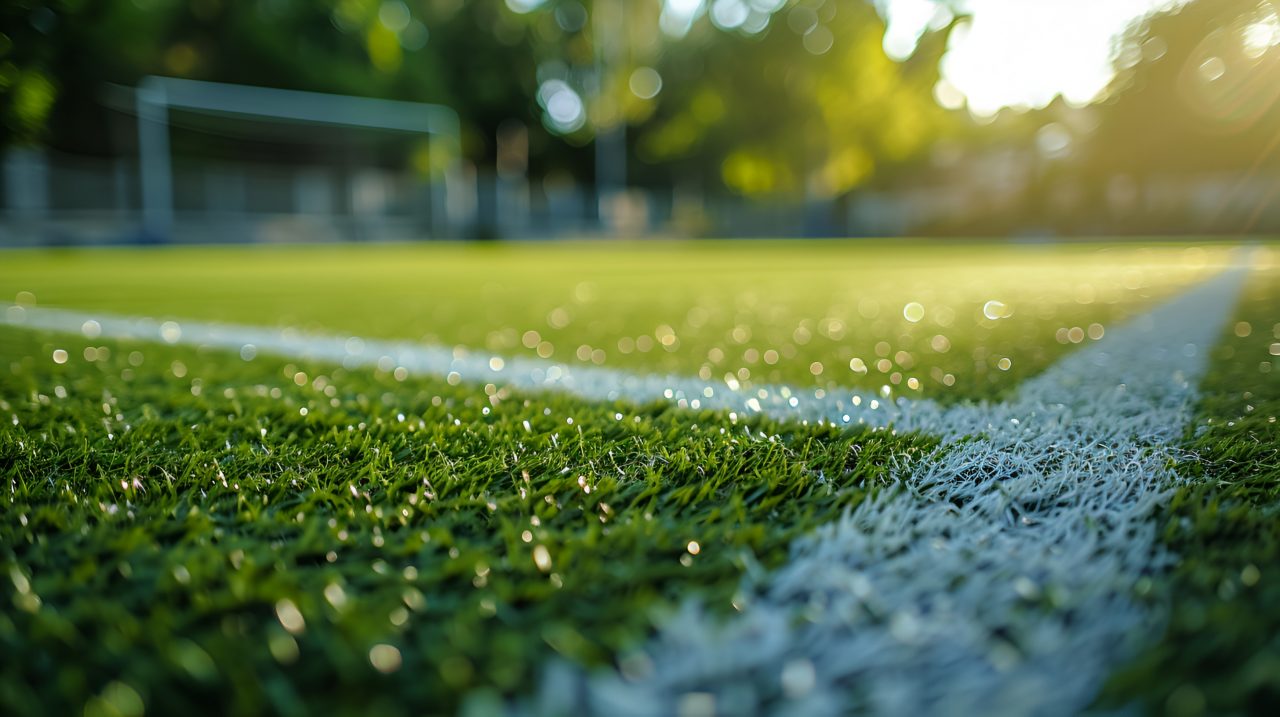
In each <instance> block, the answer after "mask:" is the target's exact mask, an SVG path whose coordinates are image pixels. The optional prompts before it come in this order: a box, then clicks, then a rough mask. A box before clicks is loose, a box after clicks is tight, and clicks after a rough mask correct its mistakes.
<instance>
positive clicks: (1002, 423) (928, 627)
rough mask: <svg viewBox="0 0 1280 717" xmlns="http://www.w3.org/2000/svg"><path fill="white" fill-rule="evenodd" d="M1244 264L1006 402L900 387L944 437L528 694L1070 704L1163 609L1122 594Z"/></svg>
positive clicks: (628, 708)
mask: <svg viewBox="0 0 1280 717" xmlns="http://www.w3.org/2000/svg"><path fill="white" fill-rule="evenodd" d="M1242 273H1243V271H1241V270H1231V271H1228V272H1226V273H1224V274H1222V275H1220V276H1218V277H1216V278H1214V279H1212V280H1210V281H1208V282H1206V283H1205V284H1203V285H1201V286H1199V287H1196V288H1195V289H1192V290H1191V291H1189V292H1187V293H1185V294H1183V295H1182V296H1180V297H1178V298H1176V299H1174V300H1172V301H1170V302H1169V303H1167V304H1165V305H1163V306H1161V307H1159V308H1157V309H1155V310H1154V311H1152V312H1151V313H1149V314H1147V315H1145V316H1142V317H1139V318H1138V319H1136V320H1134V321H1132V322H1130V323H1129V324H1128V325H1126V326H1122V327H1118V328H1116V329H1113V330H1112V331H1109V332H1108V333H1107V335H1106V337H1105V338H1104V339H1103V340H1102V341H1099V342H1098V343H1096V344H1094V345H1092V346H1090V347H1088V348H1086V349H1083V350H1081V351H1079V352H1076V353H1074V354H1071V355H1069V356H1068V357H1066V358H1064V359H1063V360H1061V361H1060V362H1058V363H1057V364H1056V365H1055V366H1054V367H1052V368H1051V369H1050V370H1049V371H1047V372H1045V373H1044V374H1042V375H1040V376H1038V377H1036V378H1034V379H1031V380H1029V381H1026V382H1024V383H1023V384H1022V385H1021V387H1020V388H1019V391H1018V393H1017V395H1016V397H1015V398H1013V400H1011V401H1009V402H1007V403H1004V404H1000V405H972V406H961V407H955V408H948V409H941V408H939V407H937V406H936V405H927V404H917V405H915V406H912V407H910V408H903V409H902V414H901V416H900V420H901V421H902V423H905V424H907V425H908V426H910V427H912V428H916V429H919V430H923V431H928V432H931V433H934V434H941V435H943V436H945V437H947V438H948V439H949V442H948V444H947V445H944V446H943V447H942V448H941V449H939V450H938V452H937V453H936V454H935V455H933V456H931V457H930V458H929V459H928V460H924V461H922V462H920V463H919V464H917V465H916V466H914V467H912V468H911V469H909V470H907V471H905V472H904V473H903V474H902V475H901V476H899V478H898V483H897V489H896V490H887V491H884V492H882V493H880V494H879V496H878V497H877V498H875V499H873V500H869V501H867V502H864V503H862V504H860V505H859V506H857V507H856V508H855V509H854V510H852V511H851V512H850V513H848V514H847V515H845V516H844V517H843V518H842V519H841V520H839V521H837V522H836V523H834V524H831V525H828V526H826V527H824V528H822V529H820V530H819V531H817V532H816V533H815V534H813V535H811V536H809V537H806V538H803V539H801V540H799V541H797V542H796V543H795V544H794V545H793V546H792V549H791V558H790V560H789V562H788V563H787V564H786V565H784V566H783V567H782V568H781V569H779V570H778V571H777V572H775V573H772V574H769V575H755V576H750V577H749V578H748V580H747V581H746V582H745V584H744V587H743V590H742V593H743V594H742V597H741V599H740V600H739V601H738V604H739V605H741V606H742V608H741V612H740V613H735V614H734V615H733V616H732V617H731V618H729V619H726V620H718V619H715V618H712V617H709V616H708V615H706V614H705V613H703V612H701V610H700V609H699V608H698V606H697V605H696V604H693V603H690V604H687V605H686V606H685V607H684V609H683V610H682V611H680V612H679V613H677V614H676V615H674V616H673V617H671V618H670V619H669V620H668V621H667V622H666V623H665V624H663V625H662V626H660V628H659V632H658V635H657V637H656V638H655V639H654V640H653V641H651V643H650V644H649V645H648V646H647V647H646V648H645V649H644V651H643V652H642V653H639V654H637V655H634V656H631V657H629V658H624V660H623V661H622V665H623V668H624V669H623V672H622V673H621V674H620V673H617V672H614V671H612V670H606V671H602V672H598V673H596V674H592V675H583V674H582V673H581V672H580V671H579V670H577V669H576V668H573V667H570V666H568V665H565V664H559V665H557V666H556V667H555V668H553V669H551V670H549V671H548V673H547V676H546V677H545V679H544V683H543V689H542V690H541V692H540V693H539V695H538V697H537V699H536V701H535V702H533V703H532V704H530V705H528V706H527V711H529V712H532V713H536V714H596V715H609V716H611V717H620V716H627V715H673V714H717V715H721V714H725V715H752V714H779V715H782V714H797V715H835V714H849V713H867V714H886V715H922V714H960V715H973V714H981V715H990V714H998V715H1038V714H1048V715H1056V714H1074V713H1077V712H1079V711H1080V710H1082V709H1084V708H1085V707H1087V706H1088V705H1089V703H1090V701H1091V700H1092V699H1093V698H1094V696H1095V695H1096V694H1097V690H1098V688H1099V687H1100V685H1101V683H1102V681H1103V680H1104V679H1105V677H1106V676H1107V674H1108V671H1109V669H1110V668H1111V667H1112V666H1114V665H1115V664H1116V661H1117V660H1118V659H1122V658H1123V656H1124V655H1125V654H1126V653H1127V652H1128V651H1129V650H1130V649H1132V648H1133V647H1135V646H1136V645H1137V644H1141V642H1142V641H1144V639H1147V638H1150V637H1151V636H1152V634H1153V632H1152V631H1153V629H1154V628H1155V627H1156V626H1158V623H1159V620H1158V616H1155V615H1152V614H1150V613H1148V612H1146V611H1144V610H1143V609H1142V608H1141V607H1140V606H1139V605H1137V604H1136V603H1135V602H1134V600H1133V596H1134V595H1135V586H1136V584H1137V582H1138V581H1139V579H1141V578H1142V577H1143V576H1144V575H1149V574H1151V573H1152V572H1154V571H1159V570H1161V569H1162V568H1164V567H1166V566H1167V564H1168V562H1169V560H1170V559H1171V558H1170V556H1168V555H1166V554H1164V553H1163V552H1162V551H1161V549H1160V548H1159V545H1158V543H1157V542H1156V540H1155V531H1156V527H1155V524H1154V522H1153V521H1152V520H1151V517H1152V516H1151V514H1152V511H1153V509H1154V508H1155V507H1156V506H1157V505H1158V504H1159V502H1160V501H1161V500H1162V499H1163V498H1164V497H1165V496H1167V494H1168V491H1170V490H1171V489H1172V488H1173V487H1174V486H1176V485H1177V482H1178V477H1177V476H1176V475H1175V474H1174V473H1173V471H1172V470H1171V468H1170V464H1171V462H1172V460H1173V458H1174V457H1175V456H1174V453H1173V449H1172V448H1170V447H1168V444H1169V443H1170V442H1171V440H1173V439H1175V438H1176V437H1177V436H1178V435H1180V434H1181V432H1182V430H1183V429H1184V427H1185V426H1186V424H1187V422H1188V420H1189V418H1190V410H1191V405H1192V402H1193V400H1194V398H1195V396H1196V386H1197V384H1198V382H1199V380H1200V378H1201V376H1202V375H1203V373H1204V371H1205V368H1206V354H1207V352H1208V349H1209V348H1210V347H1211V346H1212V345H1213V343H1214V341H1215V339H1216V338H1217V336H1218V333H1219V331H1220V329H1221V327H1222V326H1223V325H1224V322H1225V321H1226V320H1227V318H1228V316H1229V312H1230V310H1231V309H1232V307H1233V306H1234V303H1235V301H1234V300H1235V297H1236V295H1237V292H1238V286H1239V283H1240V278H1241V275H1242ZM899 426H901V424H899ZM973 433H977V434H979V435H972V436H968V435H967V434H973ZM702 549H703V550H715V549H716V546H703V548H702Z"/></svg>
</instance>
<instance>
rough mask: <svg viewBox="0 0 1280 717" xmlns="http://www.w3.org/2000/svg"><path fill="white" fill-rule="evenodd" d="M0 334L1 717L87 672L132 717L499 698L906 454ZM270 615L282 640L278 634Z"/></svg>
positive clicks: (615, 411)
mask: <svg viewBox="0 0 1280 717" xmlns="http://www.w3.org/2000/svg"><path fill="white" fill-rule="evenodd" d="M0 339H2V340H3V347H4V350H3V359H2V360H3V361H4V362H5V365H7V366H8V367H9V369H10V370H9V371H8V372H7V373H6V374H5V375H3V376H0V395H3V396H5V401H4V403H3V405H0V410H2V411H3V414H4V419H5V421H6V428H5V430H4V431H3V432H0V465H3V466H5V468H4V469H3V471H2V475H3V477H4V479H5V484H6V485H7V486H8V487H9V490H8V491H7V494H6V495H5V496H4V498H3V499H0V502H3V504H4V508H3V511H2V512H3V515H4V519H3V522H0V545H3V546H4V573H6V574H7V579H6V580H5V581H4V588H2V589H0V592H2V593H3V594H5V595H6V597H5V598H4V599H5V601H6V602H7V603H9V604H10V605H11V606H12V609H6V611H4V613H3V616H2V617H0V651H2V652H3V654H5V655H8V656H14V655H22V656H23V657H22V659H21V660H13V659H12V658H6V670H5V677H4V679H3V680H0V706H3V707H4V711H7V712H11V713H27V712H33V711H41V709H44V710H47V711H53V712H73V711H77V710H79V709H80V706H81V705H82V704H84V703H85V702H86V701H90V700H91V699H92V698H93V697H94V695H98V694H100V693H103V690H107V689H108V686H109V685H111V684H113V683H115V682H119V683H120V684H123V685H127V686H128V687H127V689H128V690H132V691H135V692H136V693H138V694H139V695H140V696H141V697H142V699H144V700H145V701H146V703H147V704H148V705H149V708H150V709H151V710H152V711H154V712H156V713H159V714H166V713H173V712H177V711H180V710H182V709H183V706H184V705H189V704H192V703H193V702H195V703H197V704H202V705H204V706H205V707H206V708H207V709H208V710H209V711H211V712H219V713H221V712H228V711H229V712H233V713H238V714H248V713H254V712H257V711H260V710H262V709H271V710H273V711H281V712H293V713H312V712H315V711H317V710H330V709H336V710H338V711H342V712H350V713H361V714H363V713H367V712H368V711H369V710H370V709H373V708H374V706H377V707H378V709H380V710H384V711H385V712H386V713H388V714H399V713H405V714H409V713H420V712H427V713H451V712H452V711H453V710H454V708H456V707H457V702H458V700H459V699H460V698H461V696H462V695H463V694H465V693H467V692H468V691H470V690H474V689H476V688H478V687H489V688H492V689H493V690H495V693H500V694H505V695H511V694H518V693H519V692H521V691H527V690H530V689H531V688H532V685H533V684H534V677H535V675H536V670H537V669H538V667H539V666H540V665H545V664H546V661H547V660H548V659H549V658H550V657H552V656H555V655H561V656H563V657H566V658H569V659H572V660H574V661H576V662H584V663H588V664H590V663H598V662H602V661H607V660H609V659H611V658H612V656H613V655H615V654H617V653H618V652H619V651H622V650H624V649H625V648H627V647H628V646H635V645H637V644H638V643H639V642H640V640H641V639H642V638H643V636H644V635H645V634H646V633H647V631H648V629H649V627H650V624H651V620H652V618H653V617H654V615H655V611H660V610H662V609H664V606H665V607H666V608H671V607H674V606H675V604H676V603H677V601H678V600H680V599H683V598H686V597H688V596H691V595H702V596H704V597H705V599H706V600H708V601H709V604H710V605H711V606H712V607H713V608H715V609H721V610H727V609H730V601H731V599H732V594H733V591H734V589H735V587H736V586H737V584H738V582H739V579H740V576H741V573H742V570H743V569H744V565H746V564H747V563H751V564H760V565H762V566H764V567H769V566H772V565H775V564H777V562H778V561H779V560H781V559H782V558H783V557H784V555H785V549H786V546H787V544H788V542H789V541H790V540H791V539H792V538H794V537H795V536H797V535H798V534H800V533H801V532H804V531H806V530H808V529H811V528H813V527H815V526H817V525H820V524H822V523H824V522H828V521H830V520H832V519H834V518H835V517H836V516H838V515H839V513H840V512H841V511H842V510H844V509H846V508H847V507H849V506H851V505H853V504H855V503H856V502H857V501H859V500H860V499H861V498H862V497H863V496H864V495H865V494H866V492H867V491H868V490H872V489H874V487H875V486H876V484H877V482H878V481H879V479H880V478H881V477H882V476H884V474H885V473H886V471H887V470H888V468H889V466H890V465H893V464H894V463H895V462H902V461H909V460H910V459H911V458H912V457H913V456H916V455H919V453H920V452H921V451H922V450H924V449H925V448H927V447H928V446H929V445H930V443H929V441H928V440H927V439H921V438H917V437H901V436H894V435H892V434H890V433H887V432H883V431H881V432H840V431H837V430H835V429H832V428H825V429H819V428H806V427H802V426H795V425H785V426H784V425H778V424H774V423H770V422H768V421H762V420H755V421H750V422H734V421H729V420H728V419H727V418H726V417H724V416H722V415H715V414H697V413H690V412H684V411H678V410H675V409H672V408H670V407H667V406H663V405H654V406H640V407H637V406H627V405H616V406H610V405H589V404H583V403H580V402H576V401H573V400H569V399H566V398H563V397H558V396H531V397H529V398H528V399H527V400H526V399H524V398H515V399H511V400H507V401H500V402H497V403H496V404H495V403H493V402H491V401H490V400H489V397H488V396H486V395H485V394H484V392H483V390H482V389H480V388H478V387H451V386H448V385H447V384H444V383H443V382H440V381H430V380H422V381H417V380H411V381H406V382H396V381H395V380H393V379H391V378H390V377H388V376H384V375H376V374H370V373H358V372H346V371H343V370H342V369H340V368H339V369H332V370H331V369H330V368H329V367H324V366H302V367H298V366H293V365H290V366H288V367H284V366H283V361H274V362H273V361H270V360H267V359H260V360H258V361H255V362H254V363H252V364H248V365H241V364H240V362H239V361H238V360H237V361H236V362H235V363H228V362H227V361H226V360H225V357H223V356H221V355H217V354H213V353H209V354H200V353H197V352H195V351H193V350H189V349H178V348H160V347H156V346H136V347H134V346H129V345H117V344H107V345H106V348H107V351H108V352H109V357H108V358H105V359H102V358H99V359H98V360H95V361H92V362H90V361H75V362H69V363H68V364H66V365H56V364H54V363H53V362H51V361H49V360H47V359H46V358H45V357H46V356H48V355H49V353H50V351H51V350H52V346H54V345H57V346H63V347H66V348H68V349H69V350H71V351H72V352H74V353H75V354H76V355H77V356H79V355H82V354H83V350H84V348H85V347H86V346H87V345H88V344H87V342H86V341H85V340H83V339H79V340H71V341H68V340H66V338H65V337H57V338H56V339H54V338H52V337H49V336H41V335H37V334H34V333H29V332H22V331H15V330H12V329H4V330H0ZM94 350H95V352H99V351H101V349H100V348H98V346H97V345H95V346H94ZM134 350H137V351H139V352H143V353H144V355H145V361H144V362H143V363H142V365H140V366H133V365H132V363H131V362H130V354H131V353H132V352H133V351H134ZM98 356H100V354H98ZM174 362H180V363H181V364H182V365H183V366H185V368H186V373H185V375H184V376H183V378H181V379H179V378H176V377H174V376H173V373H172V367H173V364H174ZM299 370H304V371H306V372H307V375H308V376H309V377H315V378H314V380H312V381H311V382H308V383H307V384H306V385H304V386H299V385H297V384H296V383H295V381H294V380H293V377H294V376H296V375H297V373H296V372H297V371H299ZM197 387H198V394H199V395H193V389H194V388H197ZM328 387H333V389H334V390H331V391H328V392H326V391H325V390H324V389H325V388H328ZM330 394H332V397H330ZM302 408H307V409H309V410H308V411H307V415H305V416H303V415H301V409H302ZM486 409H487V410H486ZM401 416H403V417H404V418H403V420H401ZM619 416H621V417H620V418H619ZM570 419H572V424H570V423H569V420H570ZM526 421H527V422H528V424H529V429H526V428H525V425H524V424H525V422H526ZM588 489H589V492H588ZM525 531H528V534H527V535H524V533H525ZM690 541H697V542H698V543H699V546H700V548H699V549H698V553H697V555H696V556H695V555H692V554H690V552H689V543H690ZM539 546H542V548H543V549H545V551H546V553H545V561H546V562H544V563H543V564H542V565H539V562H538V561H537V560H535V555H536V554H537V553H535V551H538V550H539ZM332 586H338V588H340V593H339V594H340V595H341V596H342V597H341V598H339V599H335V598H334V597H333V594H335V593H334V592H333V591H335V588H334V587H332ZM286 600H287V601H289V604H291V605H293V606H296V608H297V609H298V610H299V611H300V612H301V614H302V615H303V616H304V619H305V624H306V627H305V631H303V632H302V633H301V634H297V635H291V634H290V633H288V632H286V631H285V630H284V629H283V628H282V622H281V619H280V616H279V614H278V613H279V606H280V605H282V604H283V603H282V601H286ZM284 609H289V608H284ZM384 643H385V644H390V645H393V646H395V647H397V649H399V650H400V654H401V655H402V656H403V660H404V664H403V666H402V667H401V669H399V670H398V671H396V672H395V673H394V674H391V675H383V674H381V673H379V672H378V671H377V670H375V669H374V667H373V666H372V664H371V661H370V657H369V656H370V650H371V648H373V646H375V645H378V644H384ZM335 676H336V678H337V679H335ZM111 689H115V690H117V691H118V690H119V689H121V688H119V687H118V686H117V687H114V688H111ZM109 691H110V690H108V692H109ZM110 694H112V695H114V694H115V693H110ZM383 703H386V704H383Z"/></svg>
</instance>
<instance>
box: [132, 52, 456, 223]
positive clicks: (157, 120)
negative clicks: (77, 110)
mask: <svg viewBox="0 0 1280 717" xmlns="http://www.w3.org/2000/svg"><path fill="white" fill-rule="evenodd" d="M134 102H135V109H136V112H137V117H138V171H139V176H140V184H141V198H140V199H141V202H140V204H141V219H142V232H143V236H144V237H145V238H147V239H149V240H151V241H167V240H168V239H169V238H170V237H171V235H172V232H173V227H174V176H173V166H172V162H173V158H172V152H171V149H170V143H169V133H170V111H171V110H181V111H183V112H191V113H199V114H207V115H216V116H219V117H223V118H232V119H236V118H241V119H246V120H254V121H270V122H282V123H293V124H299V125H327V126H337V127H348V128H362V129H371V130H382V131H389V132H399V133H409V134H419V135H425V136H426V137H427V139H428V143H429V144H428V146H429V148H430V154H431V155H432V156H433V157H436V158H441V157H443V158H445V159H444V161H443V162H440V161H435V162H433V163H432V167H433V169H432V171H431V176H430V193H429V196H430V200H429V201H430V204H431V206H430V222H431V233H432V235H434V236H448V235H449V234H450V233H451V232H452V231H454V230H455V229H456V228H457V227H458V226H460V224H461V223H462V222H463V221H464V218H463V217H462V216H461V215H462V214H464V213H465V212H466V210H467V206H466V202H465V199H464V197H463V194H464V193H463V192H460V191H459V190H458V187H457V184H458V182H459V181H461V180H460V178H459V174H460V173H459V171H458V170H459V162H460V154H461V139H460V128H459V121H458V115H457V113H456V112H454V111H453V110H452V109H450V108H448V107H445V106H443V105H435V104H426V103H420V102H403V101H396V100H383V99H375V98H370V97H356V96H350V95H334V94H325V93H319V92H301V91H297V90H281V89H272V88H267V87H254V86H249V85H234V84H226V83H219V82H203V81H198V80H185V79H177V78H172V77H157V76H149V77H146V78H144V79H143V80H142V81H141V82H140V83H139V84H138V87H137V90H136V92H135V95H134Z"/></svg>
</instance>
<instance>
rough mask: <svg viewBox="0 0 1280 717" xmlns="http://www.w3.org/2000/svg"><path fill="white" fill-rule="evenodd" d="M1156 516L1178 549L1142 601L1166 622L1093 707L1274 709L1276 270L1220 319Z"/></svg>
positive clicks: (1279, 386)
mask: <svg viewBox="0 0 1280 717" xmlns="http://www.w3.org/2000/svg"><path fill="white" fill-rule="evenodd" d="M1201 391H1202V398H1201V401H1200V404H1199V406H1198V409H1197V414H1198V415H1197V421H1196V423H1195V425H1194V426H1193V427H1192V428H1191V429H1190V430H1189V432H1188V435H1187V437H1186V439H1185V441H1184V447H1185V450H1186V456H1185V460H1184V461H1183V463H1182V465H1181V466H1180V472H1181V473H1182V474H1183V475H1185V476H1187V477H1189V478H1191V479H1192V480H1191V481H1190V482H1189V483H1188V484H1187V485H1185V486H1183V487H1181V488H1179V489H1178V490H1177V492H1176V493H1175V494H1174V495H1173V497H1172V498H1171V500H1170V502H1169V504H1168V506H1167V508H1166V509H1165V510H1164V511H1163V513H1162V515H1160V516H1159V518H1158V519H1159V520H1160V521H1161V524H1162V525H1163V538H1164V542H1165V544H1166V545H1167V547H1168V548H1169V549H1170V550H1171V551H1173V553H1174V554H1175V555H1177V556H1178V561H1177V563H1176V565H1175V567H1174V568H1173V570H1172V571H1171V573H1170V574H1168V575H1165V576H1160V577H1158V578H1157V580H1156V581H1155V582H1154V583H1153V584H1152V585H1151V589H1150V593H1149V595H1148V597H1149V599H1151V600H1153V602H1154V603H1155V604H1156V606H1157V607H1158V608H1159V609H1161V610H1163V611H1165V613H1166V614H1167V619H1168V623H1167V625H1166V627H1165V631H1164V634H1163V636H1162V638H1161V639H1160V641H1159V642H1157V643H1156V644H1154V645H1152V646H1151V647H1150V648H1149V649H1148V650H1146V651H1145V652H1144V653H1142V654H1141V655H1139V656H1138V657H1137V658H1136V659H1135V661H1134V662H1133V664H1131V665H1129V666H1127V667H1125V668H1123V669H1122V670H1120V671H1119V672H1118V674H1116V675H1115V677H1114V678H1113V679H1112V681H1111V684H1110V685H1108V687H1107V689H1106V691H1105V692H1104V694H1103V697H1102V700H1101V703H1102V704H1103V705H1108V706H1118V705H1123V704H1134V705H1138V706H1140V707H1141V708H1142V709H1143V710H1144V711H1145V712H1148V713H1150V714H1170V715H1178V716H1179V717H1191V716H1194V715H1201V714H1275V713H1276V712H1277V711H1278V710H1280V425H1277V420H1278V418H1277V417H1280V270H1278V269H1276V268H1274V267H1272V268H1259V269H1258V270H1257V271H1255V272H1253V276H1252V278H1251V280H1250V281H1249V283H1248V284H1247V286H1246V287H1245V292H1244V294H1243V296H1242V297H1241V301H1240V304H1239V307H1238V308H1237V311H1236V316H1235V317H1234V319H1233V320H1232V322H1231V323H1230V325H1228V326H1226V327H1224V329H1223V337H1222V340H1221V341H1220V343H1219V344H1218V346H1216V347H1215V348H1214V350H1213V351H1212V353H1211V369H1210V371H1209V374H1208V375H1207V376H1206V378H1205V380H1204V381H1203V382H1202V384H1201Z"/></svg>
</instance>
